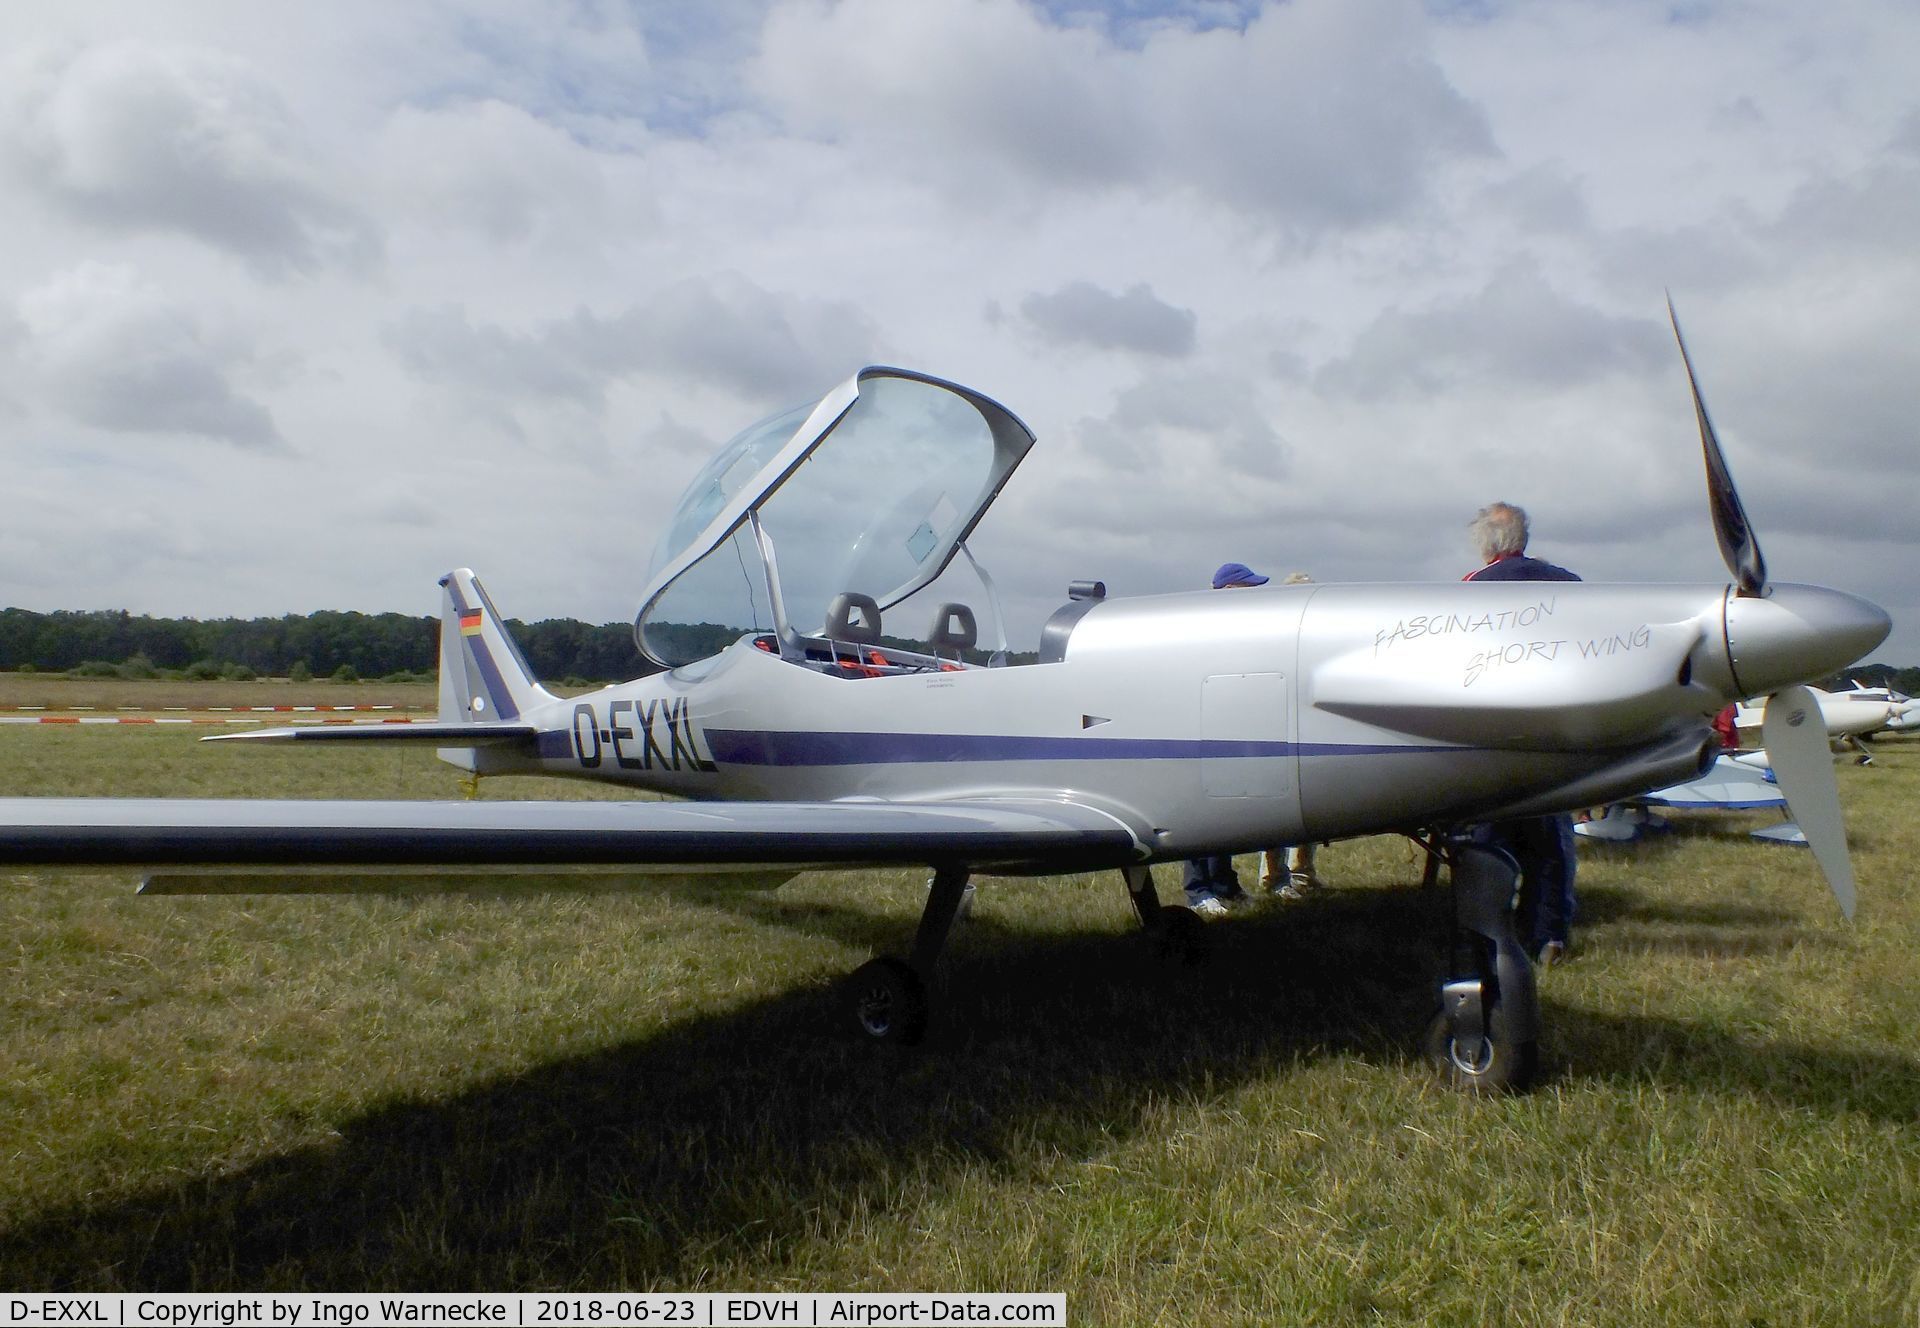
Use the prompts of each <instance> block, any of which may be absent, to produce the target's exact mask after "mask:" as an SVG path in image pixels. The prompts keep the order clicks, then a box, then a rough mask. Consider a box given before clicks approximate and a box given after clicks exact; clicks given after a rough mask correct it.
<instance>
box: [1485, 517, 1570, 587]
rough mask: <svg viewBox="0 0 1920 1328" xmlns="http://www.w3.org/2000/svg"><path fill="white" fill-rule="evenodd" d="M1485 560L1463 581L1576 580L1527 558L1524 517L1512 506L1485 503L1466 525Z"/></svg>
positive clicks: (1562, 570)
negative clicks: (1481, 565) (1483, 563)
mask: <svg viewBox="0 0 1920 1328" xmlns="http://www.w3.org/2000/svg"><path fill="white" fill-rule="evenodd" d="M1467 531H1468V533H1469V534H1470V535H1472V537H1473V543H1474V547H1475V548H1477V549H1479V550H1480V556H1481V557H1482V558H1484V559H1485V560H1486V564H1487V565H1486V566H1485V567H1482V568H1481V569H1480V570H1479V571H1476V572H1469V573H1467V575H1466V576H1465V577H1463V578H1462V579H1463V580H1466V581H1578V580H1579V579H1580V578H1579V577H1577V576H1575V575H1574V574H1573V573H1572V572H1569V571H1568V570H1567V569H1566V568H1564V567H1560V566H1557V565H1556V564H1554V563H1550V562H1547V561H1546V560H1545V559H1543V558H1530V557H1528V556H1527V535H1528V533H1529V532H1528V528H1527V514H1526V512H1525V511H1524V510H1522V509H1521V508H1518V507H1515V506H1514V505H1513V504H1512V503H1488V504H1487V505H1486V506H1485V507H1483V508H1481V509H1480V511H1479V513H1478V514H1477V515H1476V516H1475V517H1474V518H1473V520H1472V521H1471V522H1469V523H1468V525H1467Z"/></svg>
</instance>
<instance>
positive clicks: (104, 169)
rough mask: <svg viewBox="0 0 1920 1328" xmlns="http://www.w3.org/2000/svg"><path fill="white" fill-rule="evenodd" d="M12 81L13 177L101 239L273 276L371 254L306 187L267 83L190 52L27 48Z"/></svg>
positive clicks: (293, 137)
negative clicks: (135, 235) (198, 249)
mask: <svg viewBox="0 0 1920 1328" xmlns="http://www.w3.org/2000/svg"><path fill="white" fill-rule="evenodd" d="M12 65H13V67H12V69H11V70H10V71H9V72H10V74H11V77H10V79H9V83H10V84H11V89H12V90H11V95H10V96H8V97H6V98H5V101H4V104H3V105H0V135H3V136H4V139H3V141H4V144H5V148H6V150H7V155H8V157H10V158H11V160H12V164H13V167H14V171H15V174H16V176H17V178H19V179H20V180H22V181H23V182H24V183H26V184H28V185H29V186H30V187H32V188H33V189H34V190H35V191H36V192H38V193H39V194H40V195H41V196H42V197H43V198H45V199H46V200H47V201H49V202H50V203H52V204H53V205H55V206H57V207H60V208H62V209H64V210H66V211H68V212H70V213H72V214H73V215H76V216H79V217H81V218H84V219H85V220H87V221H89V222H92V223H94V224H97V225H99V226H102V227H105V228H107V229H110V230H122V231H139V230H147V229H156V230H165V231H172V232H177V233H180V234H185V235H189V236H192V237H193V238H194V239H197V240H199V241H201V242H203V243H206V244H209V245H213V246H215V247H217V248H221V249H225V250H228V251H230V252H232V253H234V254H237V255H238V256H240V257H241V258H243V259H245V260H246V261H247V262H248V263H249V264H251V265H252V266H253V267H254V268H255V269H256V270H257V271H259V272H261V273H263V274H267V275H277V274H281V273H284V272H286V271H289V270H292V271H303V270H309V269H312V268H314V267H317V266H319V265H321V264H323V263H340V262H344V263H348V264H350V265H355V266H361V265H364V264H366V263H368V262H369V261H371V260H372V259H373V257H374V255H375V254H376V252H377V240H376V237H375V234H374V232H373V231H372V229H371V228H370V227H369V225H368V224H367V222H366V221H365V220H364V219H363V218H361V217H359V216H358V215H356V214H355V213H354V211H353V210H352V209H351V208H348V207H346V206H343V205H342V204H340V203H338V202H337V201H335V200H334V199H332V198H331V197H330V196H329V195H328V193H327V191H326V190H325V189H324V188H323V187H322V186H321V184H320V183H319V181H318V179H317V172H316V171H315V170H314V168H313V166H312V164H311V163H310V162H309V161H308V159H307V156H306V153H305V151H304V147H303V144H302V143H301V141H300V135H299V134H298V132H297V130H296V128H295V126H294V125H293V123H292V122H291V121H290V120H289V118H288V116H287V114H286V110H285V108H284V106H282V104H281V103H280V101H279V99H278V98H277V97H276V96H275V95H274V93H273V90H272V88H271V85H270V83H269V82H268V80H267V79H266V78H265V77H263V76H262V75H261V74H260V73H259V72H258V71H256V70H254V69H252V68H250V67H248V66H247V65H246V64H244V63H243V62H241V61H239V60H236V59H233V58H231V57H229V56H226V55H223V54H220V53H218V52H213V51H206V50H200V49H194V48H190V47H170V46H150V45H144V44H137V43H131V42H123V43H110V44H106V45H100V46H92V47H86V48H83V49H81V50H79V51H57V50H54V49H51V48H47V47H41V48H38V49H33V48H30V49H28V50H27V51H25V52H23V53H21V54H19V55H16V57H15V59H14V60H13V62H12Z"/></svg>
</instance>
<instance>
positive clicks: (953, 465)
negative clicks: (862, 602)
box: [635, 368, 1033, 666]
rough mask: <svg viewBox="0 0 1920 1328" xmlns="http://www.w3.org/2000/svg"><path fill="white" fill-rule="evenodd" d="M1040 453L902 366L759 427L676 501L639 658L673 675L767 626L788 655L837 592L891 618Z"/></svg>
mask: <svg viewBox="0 0 1920 1328" xmlns="http://www.w3.org/2000/svg"><path fill="white" fill-rule="evenodd" d="M1032 446H1033V434H1032V432H1031V431H1030V430H1028V428H1027V427H1026V426H1025V425H1024V424H1022V423H1021V422H1020V421H1019V420H1018V419H1016V418H1015V417H1014V416H1013V415H1012V414H1011V413H1010V412H1009V411H1007V409H1006V408H1005V407H1003V406H1001V405H999V404H998V403H996V402H994V401H991V400H989V399H988V398H986V397H983V396H981V395H979V394H978V393H975V392H972V391H970V390H968V389H967V388H964V387H960V386H958V385H957V384H953V383H946V382H942V381H940V380H939V379H936V378H928V377H925V376H923V375H920V374H914V373H910V372H908V371H906V370H902V369H884V368H872V369H866V370H863V371H861V372H860V373H859V374H857V375H856V376H855V377H854V378H853V379H851V380H850V381H848V382H847V383H844V384H842V385H841V386H839V387H837V388H835V389H834V390H833V391H832V392H830V393H828V394H827V395H826V396H825V397H824V398H822V399H821V400H820V401H819V402H818V403H816V404H814V405H812V406H803V407H800V408H798V409H795V410H790V411H787V412H785V413H783V414H780V415H775V416H773V417H772V418H770V419H767V420H763V421H761V422H760V423H759V424H756V425H754V426H752V427H751V428H749V429H747V430H746V431H745V432H743V433H741V434H740V435H739V436H738V437H736V438H734V439H733V440H732V441H731V442H729V443H728V444H727V445H726V446H725V447H724V448H722V449H721V450H720V452H719V454H718V455H716V456H715V457H714V459H713V460H712V461H710V462H709V463H708V464H707V465H706V466H705V467H704V468H703V469H702V470H701V471H700V473H699V474H698V475H696V476H695V477H694V479H693V482H692V483H691V484H689V485H688V486H687V489H686V492H685V493H683V494H682V495H681V497H680V501H679V503H678V504H677V505H676V507H675V508H674V512H673V516H672V518H671V519H670V520H669V521H668V523H667V527H666V530H665V532H664V533H663V534H662V536H661V538H660V542H659V545H658V546H657V547H656V548H655V550H654V555H653V564H652V566H651V567H650V568H649V571H648V583H647V589H646V591H645V592H644V597H643V599H642V607H641V610H640V615H639V617H638V619H637V620H636V623H635V627H636V632H637V638H638V640H639V643H640V648H641V650H642V651H643V652H645V653H646V655H647V656H648V657H649V658H651V659H653V660H654V661H656V662H657V663H660V664H664V665H668V666H675V665H681V664H687V663H691V662H692V661H694V660H696V659H700V658H703V657H705V656H707V655H711V654H713V653H715V652H716V651H718V650H720V649H723V648H725V646H726V645H728V644H731V643H732V642H733V641H734V640H737V639H738V638H739V637H740V636H742V635H745V634H747V633H750V632H772V633H775V634H776V635H777V636H778V637H779V638H780V641H781V645H782V649H783V651H785V650H787V649H788V648H789V647H793V648H797V646H798V643H799V642H800V641H801V639H802V638H807V637H819V636H820V635H821V634H822V632H823V629H824V628H825V626H826V624H827V620H828V617H829V614H830V611H831V608H832V606H833V603H834V601H835V599H836V597H838V596H840V595H843V594H851V595H854V596H866V597H869V598H871V599H872V600H873V601H874V602H875V604H877V605H878V606H879V608H880V609H881V610H882V611H884V610H885V609H887V608H889V607H890V606H892V605H894V604H897V603H899V602H900V601H901V600H903V599H905V598H907V597H908V596H909V595H911V594H913V593H914V592H915V591H916V590H919V589H920V588H921V587H923V586H925V585H926V584H927V583H928V582H930V581H932V580H933V579H934V578H935V577H937V576H938V575H939V574H940V573H941V571H942V570H944V569H945V568H946V566H947V564H948V563H949V562H950V561H951V560H952V558H953V556H954V553H955V551H956V550H957V549H958V547H959V544H960V541H961V540H963V539H965V538H966V536H967V534H968V532H969V531H971V530H972V529H973V528H974V526H975V525H976V524H977V523H978V522H979V520H980V517H981V516H982V514H984V513H985V511H986V509H987V507H988V506H989V505H990V504H991V503H992V501H993V499H994V496H995V495H996V494H998V493H999V492H1000V489H1001V487H1002V486H1003V485H1004V484H1005V483H1006V482H1007V478H1008V477H1009V476H1010V475H1011V474H1012V473H1013V469H1014V467H1015V466H1017V465H1019V464H1020V461H1021V459H1022V458H1023V457H1025V456H1026V454H1027V451H1028V449H1030V448H1031V447H1032ZM776 569H777V570H776Z"/></svg>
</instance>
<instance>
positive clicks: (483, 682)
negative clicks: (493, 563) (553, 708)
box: [440, 567, 556, 724]
mask: <svg viewBox="0 0 1920 1328" xmlns="http://www.w3.org/2000/svg"><path fill="white" fill-rule="evenodd" d="M440 586H441V589H442V590H443V591H444V592H445V594H444V595H443V596H442V599H441V604H440V719H441V721H442V722H443V723H448V722H454V721H460V722H464V723H469V724H471V723H474V722H476V721H478V722H485V721H488V720H502V721H505V720H517V719H519V718H520V717H521V716H522V715H523V714H525V713H526V711H527V710H528V709H530V708H531V707H533V706H536V705H540V704H542V703H544V702H547V701H552V700H554V699H556V698H555V697H554V695H553V693H552V692H549V691H548V690H547V689H546V688H544V687H542V686H541V685H540V684H539V683H538V682H536V681H534V677H533V670H532V669H530V668H528V667H527V661H526V657H525V656H523V655H522V654H521V653H520V647H518V646H516V645H515V644H514V643H513V638H512V637H510V636H508V635H507V629H506V626H505V624H503V623H502V622H501V621H500V613H499V610H497V609H495V608H494V607H493V601H492V600H490V599H488V598H487V592H486V591H485V590H484V589H482V588H481V585H480V581H479V578H477V577H476V576H474V574H473V573H472V572H471V571H469V570H467V569H466V568H464V567H462V568H460V569H459V570H458V571H453V572H448V573H447V574H446V575H445V576H443V577H441V578H440Z"/></svg>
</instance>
